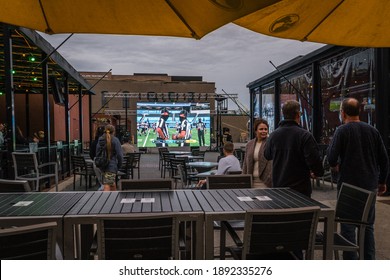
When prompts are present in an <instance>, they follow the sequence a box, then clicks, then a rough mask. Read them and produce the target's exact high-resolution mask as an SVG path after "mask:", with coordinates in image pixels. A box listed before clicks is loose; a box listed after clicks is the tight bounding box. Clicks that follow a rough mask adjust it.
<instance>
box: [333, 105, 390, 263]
mask: <svg viewBox="0 0 390 280" xmlns="http://www.w3.org/2000/svg"><path fill="white" fill-rule="evenodd" d="M360 106H361V105H360V103H359V101H358V100H356V99H355V98H346V99H344V100H343V102H342V103H341V108H340V116H341V118H342V121H343V123H344V124H343V125H341V126H339V127H338V128H337V129H336V132H335V133H334V136H333V139H332V142H331V143H330V145H329V150H328V161H329V164H330V166H331V167H332V168H333V169H334V171H336V172H338V173H339V179H338V182H337V189H338V190H340V188H341V185H342V183H348V184H352V185H355V186H358V187H360V188H363V189H366V190H369V191H373V192H375V193H378V195H382V194H383V193H385V192H386V188H387V186H386V178H387V175H388V170H389V160H388V156H387V152H386V147H385V145H384V144H383V141H382V137H381V135H380V133H379V131H378V130H377V129H376V128H374V127H373V126H371V125H369V124H367V123H365V122H362V121H360V117H359V115H360ZM374 223H375V203H373V204H372V206H371V209H370V212H369V214H368V225H367V227H366V233H365V238H364V259H365V260H374V259H375V238H374ZM340 228H341V229H340V230H341V231H340V232H341V234H342V235H343V236H344V237H345V238H346V239H348V240H349V241H351V242H352V243H356V232H355V229H356V226H353V225H349V224H341V227H340ZM343 259H349V260H356V259H357V253H356V252H344V253H343Z"/></svg>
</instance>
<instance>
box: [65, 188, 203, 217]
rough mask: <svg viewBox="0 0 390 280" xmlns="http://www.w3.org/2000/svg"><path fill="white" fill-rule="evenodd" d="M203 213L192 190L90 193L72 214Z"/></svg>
mask: <svg viewBox="0 0 390 280" xmlns="http://www.w3.org/2000/svg"><path fill="white" fill-rule="evenodd" d="M162 212H172V213H179V212H180V213H183V212H189V213H194V212H203V211H202V207H201V206H200V204H199V202H198V201H197V199H196V198H195V195H194V193H193V192H192V191H185V190H175V191H168V190H167V191H144V192H88V193H87V194H86V195H85V196H83V198H82V199H80V201H79V202H78V203H77V204H76V205H74V207H73V208H72V209H71V210H70V211H69V212H68V214H67V216H69V215H76V216H80V215H87V216H88V215H97V214H124V213H162Z"/></svg>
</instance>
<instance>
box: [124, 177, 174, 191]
mask: <svg viewBox="0 0 390 280" xmlns="http://www.w3.org/2000/svg"><path fill="white" fill-rule="evenodd" d="M119 189H120V190H122V191H134V190H171V189H173V181H172V180H171V179H145V180H128V179H123V180H120V181H119Z"/></svg>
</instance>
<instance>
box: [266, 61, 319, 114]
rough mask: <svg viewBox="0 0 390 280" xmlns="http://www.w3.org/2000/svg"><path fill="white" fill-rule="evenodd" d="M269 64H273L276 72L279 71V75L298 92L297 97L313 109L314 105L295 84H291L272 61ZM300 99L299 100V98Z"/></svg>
mask: <svg viewBox="0 0 390 280" xmlns="http://www.w3.org/2000/svg"><path fill="white" fill-rule="evenodd" d="M269 63H271V65H272V66H273V67H274V68H275V69H276V71H278V73H279V74H280V75H281V76H282V77H283V78H284V79H285V80H286V81H287V83H288V84H289V85H290V86H291V87H292V88H293V89H294V90H295V91H296V95H297V97H298V95H299V96H300V97H301V98H302V99H304V100H305V101H306V102H307V104H308V105H309V106H310V107H312V108H313V104H311V103H310V101H309V100H307V98H306V97H305V96H304V95H303V94H302V93H301V92H300V91H299V90H298V89H297V88H296V87H295V86H294V85H293V83H291V82H290V80H289V79H287V77H286V76H285V75H284V74H283V73H282V72H281V71H280V70H279V69H278V67H276V66H275V64H273V63H272V61H271V60H270V61H269ZM298 99H299V98H298Z"/></svg>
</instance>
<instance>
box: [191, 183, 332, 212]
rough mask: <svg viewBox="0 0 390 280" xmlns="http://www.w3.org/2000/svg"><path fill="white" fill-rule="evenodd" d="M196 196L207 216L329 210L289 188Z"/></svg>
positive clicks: (206, 191) (217, 192)
mask: <svg viewBox="0 0 390 280" xmlns="http://www.w3.org/2000/svg"><path fill="white" fill-rule="evenodd" d="M194 195H195V197H196V198H197V200H198V201H199V203H200V204H201V206H202V209H203V211H204V212H205V213H206V214H207V213H225V212H226V213H227V212H245V211H246V210H250V209H285V208H299V207H308V206H320V207H321V209H326V208H329V207H328V206H326V205H324V204H322V203H320V202H318V201H316V200H313V199H311V198H309V197H306V196H304V195H302V194H300V193H298V192H296V191H294V190H291V189H289V188H270V189H221V190H200V191H194Z"/></svg>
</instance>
